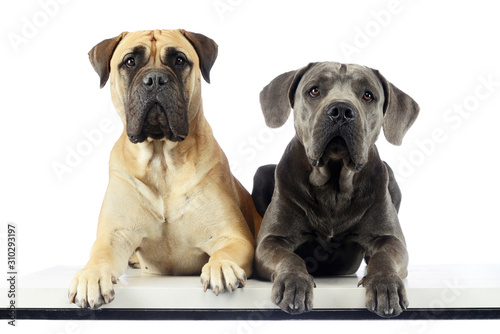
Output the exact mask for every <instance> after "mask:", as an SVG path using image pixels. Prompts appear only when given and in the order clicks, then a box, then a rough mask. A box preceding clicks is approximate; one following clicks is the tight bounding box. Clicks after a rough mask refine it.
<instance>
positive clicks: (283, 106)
mask: <svg viewBox="0 0 500 334" xmlns="http://www.w3.org/2000/svg"><path fill="white" fill-rule="evenodd" d="M312 65H314V63H310V64H309V65H307V66H305V67H303V68H301V69H300V70H296V71H290V72H286V73H283V74H281V75H279V76H277V77H276V78H275V79H273V81H271V82H270V83H269V84H268V85H267V86H266V87H264V89H262V91H261V92H260V106H261V108H262V113H263V114H264V119H265V121H266V124H267V126H269V127H271V128H278V127H280V126H282V125H283V124H285V122H286V120H287V119H288V117H289V116H290V110H291V109H292V108H293V103H294V101H295V91H296V90H297V86H298V85H299V82H300V79H302V77H303V76H304V73H306V71H307V70H308V69H309V68H311V66H312Z"/></svg>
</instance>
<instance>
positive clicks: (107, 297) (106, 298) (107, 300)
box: [104, 296, 109, 304]
mask: <svg viewBox="0 0 500 334" xmlns="http://www.w3.org/2000/svg"><path fill="white" fill-rule="evenodd" d="M104 303H106V304H109V296H104Z"/></svg>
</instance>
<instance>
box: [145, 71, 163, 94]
mask: <svg viewBox="0 0 500 334" xmlns="http://www.w3.org/2000/svg"><path fill="white" fill-rule="evenodd" d="M167 82H168V78H167V75H166V74H165V73H162V72H159V71H153V72H149V73H148V74H146V75H145V76H144V77H143V78H142V83H143V84H144V86H145V87H146V89H148V90H154V89H158V88H160V87H161V86H164V85H165V84H166V83H167Z"/></svg>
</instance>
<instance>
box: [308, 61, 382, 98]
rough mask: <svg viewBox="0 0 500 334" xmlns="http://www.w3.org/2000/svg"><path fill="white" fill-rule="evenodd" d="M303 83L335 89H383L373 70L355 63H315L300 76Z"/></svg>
mask: <svg viewBox="0 0 500 334" xmlns="http://www.w3.org/2000/svg"><path fill="white" fill-rule="evenodd" d="M302 82H303V83H304V85H311V84H317V85H323V86H324V87H332V86H335V88H336V89H342V88H344V89H353V90H354V89H356V88H364V89H368V88H369V89H373V90H378V91H379V92H381V91H383V87H382V84H381V83H380V80H378V78H377V77H376V76H375V74H374V73H373V70H372V69H370V68H368V67H365V66H360V65H356V64H341V63H335V62H324V63H317V64H315V65H314V66H313V67H312V68H311V69H310V70H309V71H307V72H306V73H305V75H304V77H303V78H302Z"/></svg>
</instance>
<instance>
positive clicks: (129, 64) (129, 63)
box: [125, 57, 135, 68]
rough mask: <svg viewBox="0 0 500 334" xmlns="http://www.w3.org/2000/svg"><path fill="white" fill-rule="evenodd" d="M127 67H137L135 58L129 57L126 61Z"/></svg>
mask: <svg viewBox="0 0 500 334" xmlns="http://www.w3.org/2000/svg"><path fill="white" fill-rule="evenodd" d="M125 66H127V67H128V68H130V67H134V66H135V59H134V57H128V58H127V59H125Z"/></svg>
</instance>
